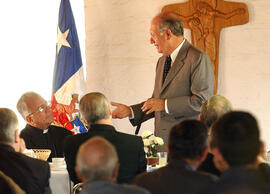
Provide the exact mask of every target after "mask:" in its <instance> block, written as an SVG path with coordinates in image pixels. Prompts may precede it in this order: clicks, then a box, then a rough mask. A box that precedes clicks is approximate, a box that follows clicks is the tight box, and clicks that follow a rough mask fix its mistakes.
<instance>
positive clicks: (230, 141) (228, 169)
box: [202, 112, 270, 194]
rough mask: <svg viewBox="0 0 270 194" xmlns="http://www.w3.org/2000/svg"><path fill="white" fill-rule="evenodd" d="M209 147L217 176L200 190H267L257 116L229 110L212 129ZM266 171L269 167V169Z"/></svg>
mask: <svg viewBox="0 0 270 194" xmlns="http://www.w3.org/2000/svg"><path fill="white" fill-rule="evenodd" d="M210 146H211V150H212V153H213V155H214V163H215V165H216V167H217V168H218V169H219V170H220V171H221V172H223V173H222V175H221V177H220V180H219V181H218V182H217V183H216V184H213V185H212V186H210V187H209V188H208V189H207V190H205V191H203V192H202V193H237V192H239V191H241V192H242V193H245V192H246V191H248V192H250V193H261V194H262V193H269V191H270V187H269V180H267V179H265V177H264V175H263V174H262V173H261V171H260V170H259V165H260V161H258V156H259V154H260V153H261V151H262V150H264V148H263V147H264V146H263V143H262V142H261V141H260V132H259V127H258V124H257V121H256V119H255V118H254V117H253V116H252V115H251V114H249V113H246V112H229V113H226V114H225V115H224V116H222V117H221V118H220V119H219V120H217V121H216V122H215V123H214V124H213V126H212V131H211V142H210ZM268 173H269V171H268Z"/></svg>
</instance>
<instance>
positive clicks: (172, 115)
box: [111, 13, 214, 144]
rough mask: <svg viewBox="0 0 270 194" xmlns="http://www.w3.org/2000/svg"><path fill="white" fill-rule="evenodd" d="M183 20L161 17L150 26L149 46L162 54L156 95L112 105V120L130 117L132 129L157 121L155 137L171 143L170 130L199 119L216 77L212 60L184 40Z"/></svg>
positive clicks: (164, 14)
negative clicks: (201, 108) (153, 120)
mask: <svg viewBox="0 0 270 194" xmlns="http://www.w3.org/2000/svg"><path fill="white" fill-rule="evenodd" d="M183 35H184V29H183V25H182V22H181V20H180V19H179V17H178V16H177V15H176V14H174V13H160V14H159V15H157V16H156V17H154V19H153V20H152V22H151V27H150V36H151V37H150V43H151V44H154V45H155V47H156V48H157V51H158V52H159V53H161V54H162V56H161V57H160V58H159V60H158V62H157V66H156V78H155V86H154V91H153V95H152V97H151V98H149V99H148V100H146V101H145V102H142V103H140V104H136V105H132V106H127V105H124V104H119V103H115V102H112V103H111V104H112V105H113V106H116V109H115V110H114V111H113V118H120V119H121V118H125V117H129V118H130V122H131V123H132V125H133V126H136V125H140V124H141V122H144V121H146V120H148V119H150V118H152V117H155V135H156V136H160V137H162V138H163V139H164V142H165V144H167V141H168V134H169V131H170V129H171V127H172V126H173V125H175V124H177V123H179V121H182V120H184V119H194V118H198V115H199V113H200V107H201V105H202V103H203V102H204V101H205V100H207V99H208V98H209V97H211V96H212V94H213V89H214V73H213V69H212V64H211V61H210V59H209V57H208V56H207V55H206V54H205V53H204V52H203V51H201V50H200V49H198V48H196V47H194V46H192V45H191V44H190V43H189V42H188V41H187V40H186V39H185V38H184V36H183Z"/></svg>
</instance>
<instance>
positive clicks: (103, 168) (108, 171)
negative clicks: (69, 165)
mask: <svg viewBox="0 0 270 194" xmlns="http://www.w3.org/2000/svg"><path fill="white" fill-rule="evenodd" d="M76 162H77V163H76V168H77V171H78V173H79V176H80V177H81V178H82V179H83V181H96V180H111V179H112V178H114V177H113V176H114V170H115V167H116V165H117V163H118V156H117V152H116V150H115V148H114V146H113V145H112V144H111V143H109V142H108V141H107V140H105V139H104V138H102V137H93V138H91V139H90V140H88V141H86V142H85V143H84V144H82V145H81V146H80V149H79V152H78V154H77V160H76Z"/></svg>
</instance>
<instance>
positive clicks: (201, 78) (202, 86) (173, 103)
mask: <svg viewBox="0 0 270 194" xmlns="http://www.w3.org/2000/svg"><path fill="white" fill-rule="evenodd" d="M197 58H198V59H197V61H195V63H193V64H191V65H190V68H191V70H190V72H191V75H190V83H191V84H190V92H191V95H190V96H179V97H174V98H168V99H167V106H168V110H169V114H172V115H175V116H180V117H182V116H192V115H194V114H198V113H199V112H200V107H201V105H202V103H203V102H204V101H205V100H207V99H208V98H210V97H211V96H212V95H213V90H214V72H213V69H212V64H211V61H210V59H209V57H208V56H207V55H206V54H205V53H202V52H201V53H200V55H199V57H197Z"/></svg>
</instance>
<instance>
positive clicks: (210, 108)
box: [200, 95, 232, 129]
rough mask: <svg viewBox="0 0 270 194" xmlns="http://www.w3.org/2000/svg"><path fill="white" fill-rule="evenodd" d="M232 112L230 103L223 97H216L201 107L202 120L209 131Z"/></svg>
mask: <svg viewBox="0 0 270 194" xmlns="http://www.w3.org/2000/svg"><path fill="white" fill-rule="evenodd" d="M231 110H232V105H231V103H230V101H229V100H228V99H227V98H225V97H224V96H221V95H214V96H212V97H211V98H210V99H208V100H207V101H205V102H204V103H203V105H202V106H201V113H200V116H201V120H202V122H203V123H204V124H205V126H206V127H207V128H208V129H209V128H210V127H211V125H212V124H213V123H214V122H215V121H216V120H217V119H219V118H220V117H221V116H222V115H224V114H225V113H227V112H229V111H231Z"/></svg>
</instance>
